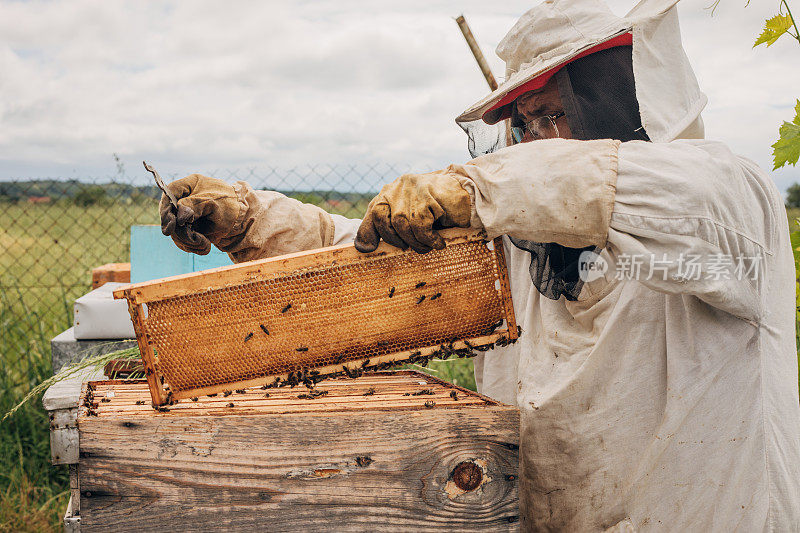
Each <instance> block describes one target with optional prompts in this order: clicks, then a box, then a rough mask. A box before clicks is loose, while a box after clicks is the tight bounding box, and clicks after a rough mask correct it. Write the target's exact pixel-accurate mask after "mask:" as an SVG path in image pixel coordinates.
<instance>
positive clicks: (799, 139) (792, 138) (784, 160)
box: [772, 100, 800, 170]
mask: <svg viewBox="0 0 800 533" xmlns="http://www.w3.org/2000/svg"><path fill="white" fill-rule="evenodd" d="M794 109H795V112H796V113H797V114H796V115H795V117H794V120H793V121H792V122H784V123H783V125H782V126H781V128H780V135H781V137H780V139H778V141H777V142H776V143H775V144H773V145H772V156H773V157H774V159H775V167H774V168H773V170H777V169H779V168H781V167H783V166H785V165H787V164H789V165H792V166H795V165H796V164H797V161H798V160H799V159H800V100H798V101H797V105H796V106H795V108H794Z"/></svg>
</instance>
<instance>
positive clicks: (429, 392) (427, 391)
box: [411, 389, 435, 396]
mask: <svg viewBox="0 0 800 533" xmlns="http://www.w3.org/2000/svg"><path fill="white" fill-rule="evenodd" d="M434 394H435V393H434V392H433V391H432V390H431V389H422V390H419V391H417V392H415V393H413V394H411V396H433V395H434Z"/></svg>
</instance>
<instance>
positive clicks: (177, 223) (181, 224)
mask: <svg viewBox="0 0 800 533" xmlns="http://www.w3.org/2000/svg"><path fill="white" fill-rule="evenodd" d="M167 187H169V190H170V192H172V194H174V195H175V197H176V198H177V199H178V209H177V212H176V211H175V208H174V207H172V204H171V203H170V201H169V198H167V195H166V194H162V195H161V203H160V205H159V213H160V215H161V232H162V233H163V234H164V235H169V236H170V237H172V240H173V241H174V242H175V244H176V245H177V246H178V248H180V249H181V250H183V251H185V252H190V253H195V254H198V255H206V254H207V253H208V252H210V251H211V245H212V244H215V245H216V244H218V243H219V241H220V240H221V239H223V238H224V237H225V236H227V235H228V234H229V233H230V232H231V230H232V229H233V226H234V224H235V223H236V220H237V219H238V217H239V212H240V209H241V206H240V203H239V199H238V197H237V195H236V191H235V190H234V188H233V186H232V185H229V184H227V183H225V182H224V181H222V180H218V179H216V178H209V177H206V176H202V175H200V174H192V175H191V176H187V177H185V178H181V179H179V180H176V181H173V182H172V183H170V184H169V185H167Z"/></svg>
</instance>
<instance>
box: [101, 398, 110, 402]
mask: <svg viewBox="0 0 800 533" xmlns="http://www.w3.org/2000/svg"><path fill="white" fill-rule="evenodd" d="M100 401H101V402H110V401H111V398H100Z"/></svg>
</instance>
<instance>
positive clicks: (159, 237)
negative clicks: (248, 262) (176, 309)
mask: <svg viewBox="0 0 800 533" xmlns="http://www.w3.org/2000/svg"><path fill="white" fill-rule="evenodd" d="M232 264H233V262H232V261H231V260H230V258H229V257H228V254H226V253H223V252H220V251H219V250H218V249H217V248H216V247H215V246H212V247H211V252H210V253H209V254H208V255H196V254H190V253H187V252H184V251H183V250H181V249H180V248H178V247H177V246H175V243H174V242H172V239H171V238H170V237H166V236H165V235H163V234H162V233H161V227H160V226H131V283H139V282H140V281H150V280H152V279H159V278H166V277H169V276H177V275H178V274H188V273H189V272H197V271H198V270H206V269H209V268H216V267H220V266H226V265H232Z"/></svg>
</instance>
